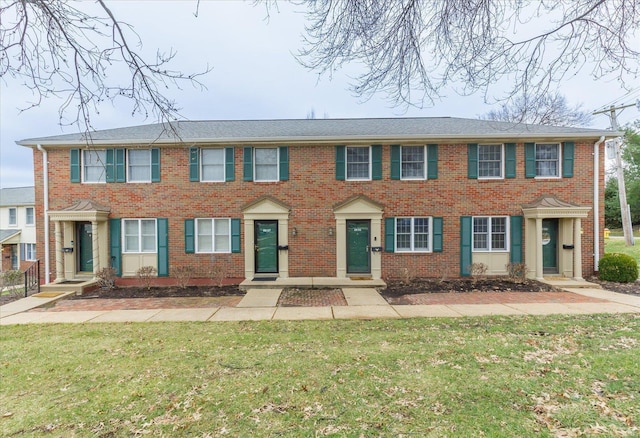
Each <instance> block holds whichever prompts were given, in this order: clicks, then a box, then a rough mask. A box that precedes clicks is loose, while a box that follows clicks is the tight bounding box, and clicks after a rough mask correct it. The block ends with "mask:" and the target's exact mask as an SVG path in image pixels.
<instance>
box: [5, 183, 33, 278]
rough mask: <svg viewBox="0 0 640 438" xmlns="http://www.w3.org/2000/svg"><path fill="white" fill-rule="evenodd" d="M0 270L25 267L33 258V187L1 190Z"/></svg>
mask: <svg viewBox="0 0 640 438" xmlns="http://www.w3.org/2000/svg"><path fill="white" fill-rule="evenodd" d="M0 247H1V248H2V252H1V254H2V263H1V264H0V271H6V270H11V269H26V267H28V265H29V264H30V263H31V262H33V261H35V260H36V207H35V191H34V187H33V186H31V187H11V188H5V189H0Z"/></svg>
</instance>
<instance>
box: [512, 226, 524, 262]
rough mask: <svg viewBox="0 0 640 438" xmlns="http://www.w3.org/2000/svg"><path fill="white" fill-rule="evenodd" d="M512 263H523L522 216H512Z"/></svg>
mask: <svg viewBox="0 0 640 438" xmlns="http://www.w3.org/2000/svg"><path fill="white" fill-rule="evenodd" d="M510 261H511V263H522V216H511V259H510Z"/></svg>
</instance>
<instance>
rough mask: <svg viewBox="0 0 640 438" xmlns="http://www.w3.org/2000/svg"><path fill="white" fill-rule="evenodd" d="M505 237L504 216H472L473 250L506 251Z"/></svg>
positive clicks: (505, 221) (506, 237)
mask: <svg viewBox="0 0 640 438" xmlns="http://www.w3.org/2000/svg"><path fill="white" fill-rule="evenodd" d="M507 239H508V235H507V217H506V216H498V217H489V216H486V217H474V218H473V250H474V251H506V250H507Z"/></svg>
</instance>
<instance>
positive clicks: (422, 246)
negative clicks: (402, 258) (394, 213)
mask: <svg viewBox="0 0 640 438" xmlns="http://www.w3.org/2000/svg"><path fill="white" fill-rule="evenodd" d="M430 222H431V218H428V217H398V218H396V251H398V252H403V251H404V252H423V251H430V245H429V235H430V233H429V230H430V228H431V226H430Z"/></svg>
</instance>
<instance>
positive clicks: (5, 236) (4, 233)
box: [0, 230, 22, 243]
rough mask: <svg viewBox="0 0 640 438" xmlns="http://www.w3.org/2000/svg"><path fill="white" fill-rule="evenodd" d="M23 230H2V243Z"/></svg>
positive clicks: (0, 237) (0, 239)
mask: <svg viewBox="0 0 640 438" xmlns="http://www.w3.org/2000/svg"><path fill="white" fill-rule="evenodd" d="M21 231H22V230H0V243H4V242H5V241H6V240H8V239H10V238H11V237H13V236H15V235H16V234H20V233H21Z"/></svg>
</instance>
